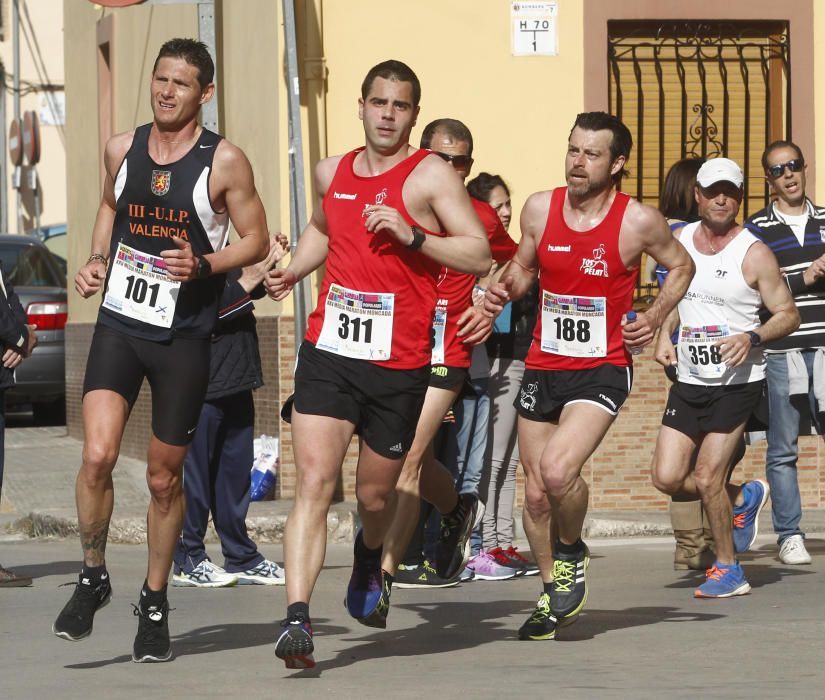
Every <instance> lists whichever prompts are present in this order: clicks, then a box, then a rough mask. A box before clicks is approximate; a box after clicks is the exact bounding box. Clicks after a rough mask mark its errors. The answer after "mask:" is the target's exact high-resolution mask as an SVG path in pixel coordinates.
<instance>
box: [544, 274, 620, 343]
mask: <svg viewBox="0 0 825 700" xmlns="http://www.w3.org/2000/svg"><path fill="white" fill-rule="evenodd" d="M606 318H607V303H606V301H605V298H604V297H580V296H572V295H561V294H553V293H552V292H548V291H546V290H545V291H544V293H543V295H542V300H541V349H542V351H544V352H552V353H555V354H556V355H565V356H567V357H605V356H606V355H607V321H606Z"/></svg>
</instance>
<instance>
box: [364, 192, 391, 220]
mask: <svg viewBox="0 0 825 700" xmlns="http://www.w3.org/2000/svg"><path fill="white" fill-rule="evenodd" d="M386 198H387V188H386V187H385V188H384V189H383V190H381V191H380V192H379V193H378V194H376V195H375V202H374V203H373V204H369V203H365V204H364V211H362V212H361V216H366V215H367V209H368V208H369V207H374V206H379V207H380V206H381V205H382V204H383V203H384V200H385V199H386Z"/></svg>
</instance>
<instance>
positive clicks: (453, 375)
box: [430, 365, 470, 389]
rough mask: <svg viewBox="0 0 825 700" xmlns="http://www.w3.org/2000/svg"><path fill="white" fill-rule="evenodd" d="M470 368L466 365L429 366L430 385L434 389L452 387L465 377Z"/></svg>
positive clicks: (461, 381) (461, 382) (460, 382)
mask: <svg viewBox="0 0 825 700" xmlns="http://www.w3.org/2000/svg"><path fill="white" fill-rule="evenodd" d="M469 374H470V370H469V369H468V368H467V367H447V365H433V366H432V367H431V368H430V386H431V387H435V388H436V389H454V388H455V387H457V386H460V385H461V384H464V381H465V380H466V379H467V376H468V375H469Z"/></svg>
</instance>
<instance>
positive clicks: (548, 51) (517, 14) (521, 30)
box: [510, 0, 559, 56]
mask: <svg viewBox="0 0 825 700" xmlns="http://www.w3.org/2000/svg"><path fill="white" fill-rule="evenodd" d="M558 14H559V7H558V4H557V3H555V2H521V1H520V0H513V4H512V9H511V11H510V21H511V23H512V26H513V56H557V55H558V53H559V44H558V36H557V33H556V29H557V28H556V23H557V21H558Z"/></svg>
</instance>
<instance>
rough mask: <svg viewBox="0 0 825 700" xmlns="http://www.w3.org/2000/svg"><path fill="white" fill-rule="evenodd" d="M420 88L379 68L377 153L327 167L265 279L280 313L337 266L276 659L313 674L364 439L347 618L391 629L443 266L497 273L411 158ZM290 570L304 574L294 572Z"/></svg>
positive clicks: (310, 379)
mask: <svg viewBox="0 0 825 700" xmlns="http://www.w3.org/2000/svg"><path fill="white" fill-rule="evenodd" d="M420 95H421V88H420V85H419V82H418V78H417V77H416V76H415V73H413V71H412V70H411V69H410V68H409V67H408V66H406V65H404V64H403V63H400V62H399V61H386V62H384V63H381V64H379V65H377V66H375V67H374V68H372V69H371V70H370V71H369V73H368V74H367V76H366V78H365V79H364V82H363V84H362V86H361V98H360V99H359V101H358V105H359V107H358V114H359V117H360V118H361V120H362V121H363V123H364V134H365V137H366V146H365V147H362V148H359V149H357V150H355V151H352V152H350V153H348V154H345V155H343V156H336V157H332V158H327V159H325V160H323V161H321V162H320V163H318V165H317V166H316V169H315V180H316V188H317V192H318V201H317V203H316V207H315V210H314V212H313V215H312V219H311V220H310V223H309V224H308V226H307V227H306V228H305V229H304V231H303V233H302V234H301V238H300V242H299V244H298V248H297V250H296V252H295V254H294V256H293V258H292V261H291V262H290V264H289V266H288V267H287V268H286V269H284V270H280V271H278V272H274V271H273V273H272V274H271V275H270V276H269V277H268V279H267V288H268V291H269V294H270V296H272V297H273V298H274V299H283V298H284V297H285V296H286V295H287V294H288V293H289V291H290V290H291V289H292V287H293V286H294V285H295V283H296V282H297V281H298V280H300V279H301V278H303V277H305V276H306V275H308V274H310V273H311V272H312V271H313V270H316V269H317V268H318V267H320V266H321V265H322V264H324V263H326V274H325V276H324V281H323V284H322V286H321V290H320V294H319V297H318V305H317V307H316V310H315V311H314V312H313V314H312V315H311V317H310V319H309V327H308V331H307V335H306V338H305V339H304V342H303V344H302V345H301V347H300V350H299V353H298V363H297V366H296V370H295V394H294V404H293V405H292V406H288V407H285V410H284V414H286V415H287V416H291V422H292V440H293V445H294V453H295V464H296V467H297V485H296V494H295V504H294V506H293V509H292V512H291V513H290V516H289V520H288V523H287V529H286V537H285V561H286V568H287V577H286V587H287V601H288V603H289V606H288V608H287V616H286V619H285V620H284V621H283V623H282V628H281V631H280V636H279V637H278V640H277V642H276V647H275V653H276V655H277V656H278V657H279V658H281V659H283V660H284V662H285V663H286V666H287V668H304V667H309V666H313V665H314V664H315V662H314V659H313V657H312V652H313V649H314V645H313V641H312V628H311V625H310V617H309V599H310V596H311V594H312V590H313V588H314V585H315V581H316V579H317V578H318V574H319V573H320V571H321V567H322V565H323V561H324V552H325V548H326V532H327V528H326V522H327V520H326V519H327V512H328V510H329V506H330V504H331V502H332V497H333V494H334V492H335V484H336V482H337V479H338V474H339V471H340V469H341V464H342V462H343V460H344V456H345V455H346V451H347V448H348V446H349V443H350V440H351V438H352V435H353V434H354V433H358V434H359V435H360V437H361V442H360V454H359V459H358V472H357V481H356V496H357V499H358V510H359V514H360V516H361V522H362V530H361V531H360V532H359V533H358V535H357V536H356V540H355V563H354V565H353V572H352V577H351V579H350V583H349V586H348V588H347V597H346V605H347V609H348V611H349V613H350V614H351V615H352V616H353V617H354V618H356V619H357V620H359V621H360V622H362V623H364V624H367V625H371V626H379V627H383V626H385V624H386V613H387V610H388V608H389V595H390V586H391V582H392V577H391V576H388V575H385V573H384V572H383V571H382V570H381V556H382V545H383V542H384V534H385V532H386V530H387V527H388V525H389V522H390V519H391V517H392V511H393V509H392V507H389V508H388V507H387V506H388V505H390V506H391V505H392V504H393V502H394V499H395V496H394V490H395V484H396V482H397V480H398V475H399V473H400V472H401V468H402V466H403V464H404V456H405V455H406V453H407V451H408V450H409V449H410V445H411V444H412V440H413V435H414V433H415V426H416V423H417V421H418V416H419V414H420V412H421V406H422V404H423V401H424V394H425V392H426V390H427V383H428V380H429V374H430V371H429V364H430V353H431V342H430V336H431V324H432V319H433V312H434V310H435V305H436V299H437V289H436V282H437V280H438V276H439V274H440V270H441V268H442V266H449V267H452V268H454V269H457V270H461V271H463V272H467V273H470V274H473V275H479V274H486V272H487V270H489V267H490V264H491V261H490V247H489V245H488V243H487V238H486V236H485V234H484V231H483V229H482V227H481V224H480V223H479V221H478V217H477V216H476V215H475V213H474V212H473V208H472V205H471V204H470V198H469V196H468V195H467V192H466V191H465V190H464V187H463V185H462V183H461V179H460V178H459V177H458V176H457V175H456V173H455V171H454V170H453V169H452V168H451V167H450V166H449V165H447V164H446V163H444V162H443V161H442V160H441V159H440V158H438V157H436V156H434V155H433V154H431V153H429V152H428V151H420V150H417V149H415V148H413V147H412V146H410V144H409V136H410V131H411V130H412V127H413V125H414V124H415V120H416V117H417V116H418V109H419V108H418V103H419V98H420ZM290 568H291V569H292V570H291V571H290Z"/></svg>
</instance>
